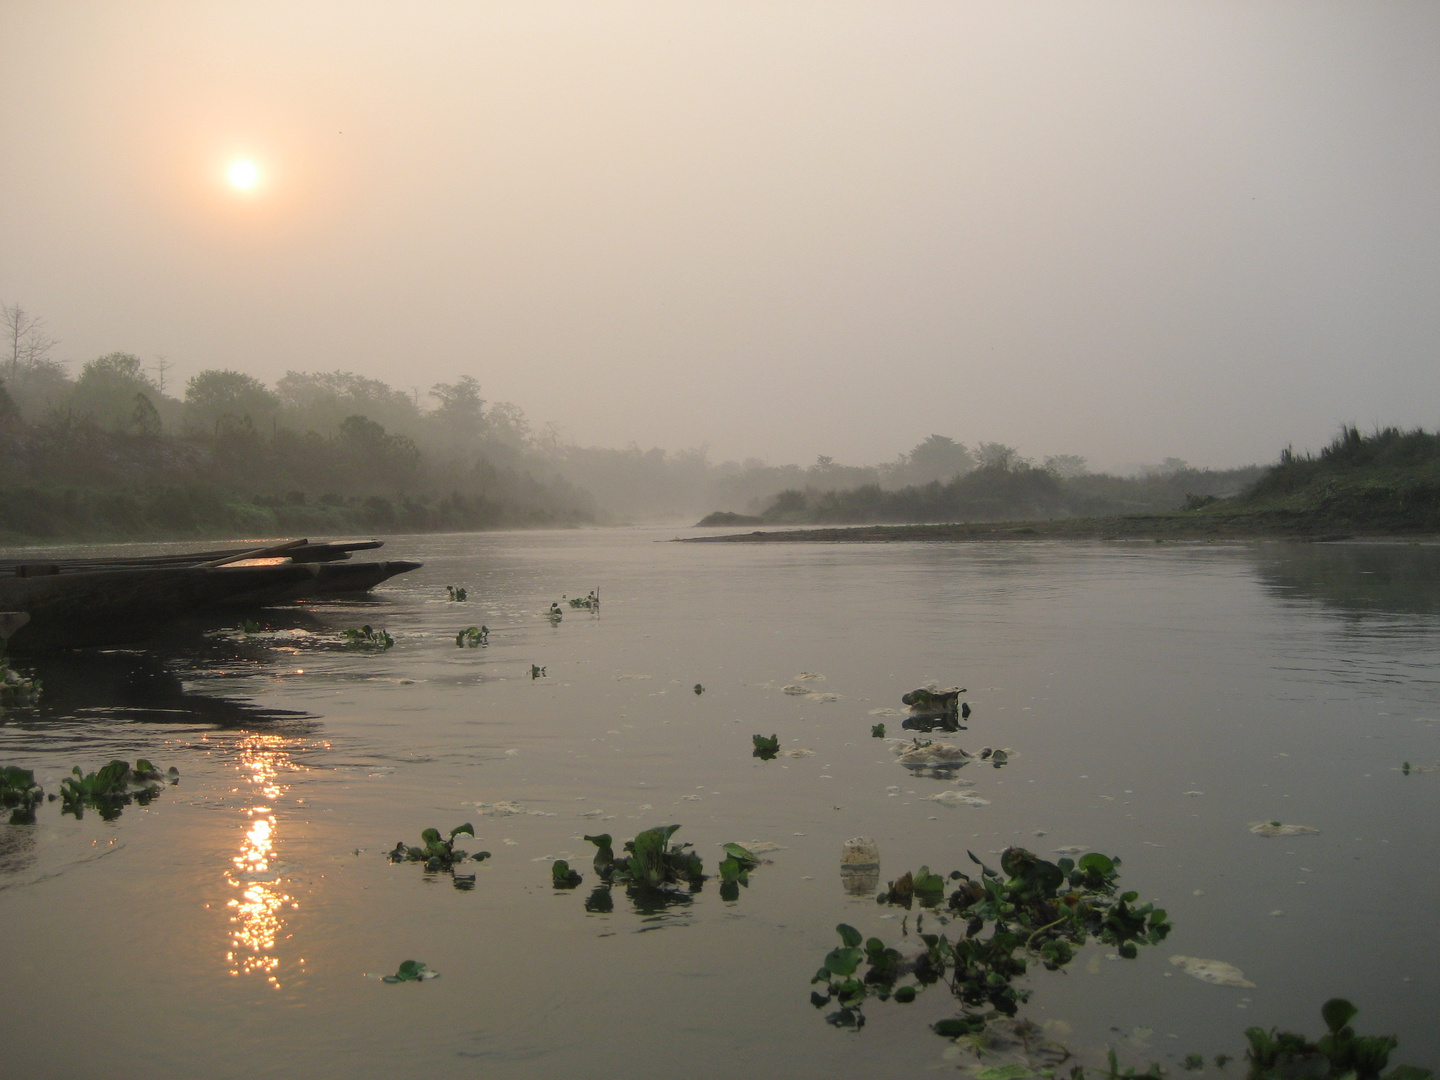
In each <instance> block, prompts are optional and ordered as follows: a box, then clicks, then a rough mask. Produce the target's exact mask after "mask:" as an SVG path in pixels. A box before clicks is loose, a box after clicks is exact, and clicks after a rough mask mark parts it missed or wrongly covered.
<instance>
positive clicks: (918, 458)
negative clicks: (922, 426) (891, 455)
mask: <svg viewBox="0 0 1440 1080" xmlns="http://www.w3.org/2000/svg"><path fill="white" fill-rule="evenodd" d="M973 468H975V456H974V455H973V454H972V453H970V451H969V449H968V448H967V447H966V446H965V444H964V443H959V442H956V441H955V440H954V439H952V438H950V437H948V436H946V435H931V436H930V437H929V438H927V439H926V440H925V441H924V442H922V443H920V444H919V445H918V446H916V447H915V449H913V450H911V451H910V454H909V456H908V460H907V462H906V469H905V474H906V480H907V481H908V482H909V483H912V484H928V483H929V482H930V481H931V480H939V481H941V482H942V483H944V482H946V481H949V480H953V479H954V478H955V477H956V476H959V475H960V474H961V473H967V472H969V471H970V470H971V469H973Z"/></svg>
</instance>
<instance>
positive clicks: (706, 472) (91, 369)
mask: <svg viewBox="0 0 1440 1080" xmlns="http://www.w3.org/2000/svg"><path fill="white" fill-rule="evenodd" d="M3 314H4V326H3V329H4V332H5V338H4V341H3V344H0V537H3V538H5V539H9V540H12V541H20V542H28V541H46V540H58V539H100V538H114V539H121V538H149V537H157V538H158V537H170V536H174V537H188V536H205V535H208V536H220V535H235V534H243V535H250V536H271V535H282V534H287V535H288V534H302V533H304V534H316V535H320V534H335V533H349V532H357V531H364V532H371V531H379V530H404V531H412V530H413V531H431V530H456V529H488V528H524V527H542V526H571V525H579V524H585V523H605V522H626V521H662V520H663V521H678V520H684V519H689V520H694V518H696V517H698V516H700V515H701V514H703V513H705V512H706V511H710V510H715V509H717V508H719V509H721V510H724V511H728V513H724V514H720V515H716V517H715V519H714V520H715V522H716V523H731V522H738V521H750V520H763V521H766V522H775V523H867V522H888V521H897V522H898V521H964V520H976V521H979V520H995V519H1001V518H1017V519H1018V518H1028V519H1034V518H1057V517H1072V516H1085V515H1102V514H1117V513H1157V512H1166V511H1171V510H1178V509H1181V508H1184V507H1186V506H1194V505H1198V504H1200V503H1204V502H1206V501H1209V500H1212V499H1217V498H1221V499H1223V498H1229V497H1233V496H1236V495H1238V494H1239V493H1241V492H1242V491H1245V490H1247V489H1248V488H1249V487H1251V486H1252V485H1254V484H1255V483H1256V482H1257V481H1260V480H1261V478H1262V475H1265V476H1268V475H1269V474H1266V473H1265V470H1263V469H1261V468H1259V467H1258V466H1255V467H1250V468H1246V469H1238V470H1228V471H1213V470H1208V469H1195V468H1191V467H1190V466H1188V465H1187V464H1186V463H1185V462H1183V461H1179V460H1176V459H1167V460H1166V461H1164V462H1161V463H1159V464H1158V465H1155V466H1151V467H1149V468H1145V469H1141V470H1139V472H1138V473H1137V474H1136V475H1132V476H1127V477H1119V476H1112V475H1107V474H1097V473H1092V472H1090V471H1089V469H1088V467H1087V463H1086V461H1085V459H1084V458H1081V457H1077V456H1074V455H1060V456H1053V457H1048V458H1045V459H1044V460H1042V461H1039V462H1035V461H1031V460H1028V459H1026V458H1024V457H1023V456H1022V455H1021V454H1020V453H1019V451H1018V450H1017V449H1016V448H1014V447H1011V446H1006V445H1004V444H1002V443H994V442H980V443H977V444H975V445H974V446H966V445H965V444H964V443H961V442H959V441H957V440H955V439H953V438H950V437H948V436H944V435H938V434H934V435H929V436H928V437H925V438H923V439H921V440H920V441H919V442H918V443H917V444H916V445H915V446H914V447H913V448H912V449H911V450H910V451H908V452H906V453H903V454H900V455H899V456H898V457H897V458H896V459H895V460H893V461H890V462H884V463H880V464H876V465H845V464H841V463H839V462H837V461H835V460H834V459H833V458H831V457H826V456H822V457H819V458H817V459H816V461H815V462H814V463H813V464H811V465H809V466H800V465H769V464H767V463H765V462H763V461H759V460H756V459H751V460H747V461H744V462H733V461H729V462H720V463H716V462H712V461H710V460H709V456H708V453H707V451H706V449H705V448H704V447H700V448H695V449H689V450H682V451H679V452H667V451H665V450H661V449H651V450H642V449H641V448H640V447H638V446H634V445H632V446H630V447H629V448H627V449H618V450H617V449H605V448H598V447H581V446H575V445H570V444H567V443H564V442H562V440H561V439H560V438H559V437H558V435H557V434H556V433H555V432H554V431H553V430H549V429H545V430H538V431H537V430H535V429H534V428H532V426H531V424H530V422H529V420H528V419H527V418H526V416H525V414H524V412H523V411H522V410H521V409H520V408H519V407H517V406H515V405H512V404H509V403H506V402H496V403H492V402H488V401H486V400H485V399H484V398H483V397H482V396H481V386H480V383H479V382H478V381H477V380H476V379H475V378H473V377H471V376H469V375H462V376H459V377H457V378H456V379H455V381H454V382H449V383H443V382H442V383H437V384H435V385H434V386H432V387H431V388H430V390H429V392H428V394H424V395H422V394H420V393H418V392H416V393H407V392H405V391H402V390H397V389H395V388H393V387H391V386H389V385H388V384H386V383H385V382H383V381H381V380H378V379H374V378H368V377H365V376H361V375H356V374H352V373H349V372H344V371H331V372H298V371H291V372H288V373H287V374H286V375H285V376H284V377H283V378H281V379H279V380H278V381H277V382H276V383H275V384H274V385H273V386H268V385H266V384H265V383H263V382H261V381H260V380H258V379H256V378H254V377H252V376H250V375H246V374H243V373H241V372H237V371H223V370H205V371H201V372H200V373H199V374H197V375H195V376H193V377H191V378H189V379H187V380H185V382H184V384H183V386H181V385H176V384H175V381H173V380H172V381H171V382H169V383H167V382H166V381H165V376H166V374H167V371H168V369H169V365H166V364H163V363H158V364H155V365H152V366H149V367H147V366H146V365H145V364H144V363H143V362H142V361H141V360H140V359H139V358H138V357H136V356H134V355H132V354H129V353H123V352H115V353H110V354H109V355H106V356H101V357H99V358H97V359H95V360H91V361H89V362H88V363H85V364H83V365H81V366H80V370H79V371H78V372H76V373H74V374H73V375H72V374H71V372H70V370H69V368H68V367H67V365H65V364H63V363H60V362H58V361H56V360H54V359H52V357H51V353H52V351H53V348H54V344H55V343H54V342H53V341H51V340H50V339H49V338H48V337H46V336H45V334H44V332H43V323H42V322H40V321H39V320H37V319H34V318H33V317H31V316H30V315H29V314H28V313H27V312H25V311H24V310H23V309H21V308H19V307H18V306H7V307H4V308H3ZM1287 467H1289V468H1290V472H1288V473H1286V475H1287V476H1288V475H1290V474H1291V473H1294V472H1295V470H1298V469H1301V468H1302V465H1301V463H1299V461H1298V459H1296V460H1295V461H1292V462H1290V465H1289V466H1287ZM1272 472H1273V470H1272ZM1296 475H1298V473H1297V474H1296Z"/></svg>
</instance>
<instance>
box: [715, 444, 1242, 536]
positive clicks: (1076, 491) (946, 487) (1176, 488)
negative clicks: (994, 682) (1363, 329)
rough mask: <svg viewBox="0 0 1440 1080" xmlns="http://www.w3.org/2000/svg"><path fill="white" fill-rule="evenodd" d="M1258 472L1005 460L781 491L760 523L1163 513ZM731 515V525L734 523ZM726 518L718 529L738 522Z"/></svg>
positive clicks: (1230, 489)
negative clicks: (1095, 468) (841, 486)
mask: <svg viewBox="0 0 1440 1080" xmlns="http://www.w3.org/2000/svg"><path fill="white" fill-rule="evenodd" d="M1261 472H1262V470H1261V469H1260V468H1259V467H1258V466H1250V467H1247V468H1244V469H1228V470H1224V471H1216V470H1212V469H1192V468H1190V467H1189V466H1185V465H1183V464H1182V465H1180V466H1179V467H1176V468H1175V469H1174V470H1173V471H1171V472H1156V473H1151V474H1148V475H1144V476H1139V477H1116V476H1108V475H1104V474H1090V473H1075V472H1072V473H1071V474H1070V475H1065V474H1063V473H1061V472H1060V471H1058V470H1057V469H1055V468H1054V467H1053V466H1046V465H1034V464H1031V463H1029V462H1026V461H1016V460H1000V461H993V462H990V463H988V464H984V465H980V466H978V467H976V468H973V469H971V470H969V471H968V472H964V473H961V474H959V475H956V476H954V477H952V478H951V479H950V480H948V481H946V482H944V483H941V482H940V481H938V480H932V481H930V482H929V483H927V484H917V485H910V486H907V487H902V488H900V489H898V490H893V491H887V490H885V489H884V488H882V487H881V486H879V485H878V484H865V485H862V486H860V487H854V488H849V489H845V490H836V489H831V490H828V491H822V490H819V489H816V488H814V487H806V488H792V489H790V490H787V491H782V492H781V493H780V494H779V495H777V496H776V497H775V499H774V500H773V501H772V502H771V503H770V504H769V505H768V506H767V507H765V509H764V510H763V511H762V512H761V513H760V514H758V515H756V516H755V517H754V518H753V519H751V520H754V521H756V522H757V523H764V524H773V525H781V524H828V525H838V524H852V525H860V524H879V523H886V522H896V523H898V522H907V523H909V522H938V521H1020V520H1030V519H1044V518H1058V517H1098V516H1110V515H1114V514H1146V513H1164V512H1167V511H1171V510H1179V509H1183V508H1186V507H1194V506H1200V505H1204V504H1205V503H1206V502H1208V501H1209V500H1211V499H1219V498H1225V497H1227V496H1233V495H1235V494H1237V493H1239V492H1240V491H1242V490H1243V489H1244V488H1245V487H1246V486H1247V485H1248V484H1251V483H1253V482H1254V481H1255V480H1256V479H1258V478H1259V476H1260V475H1261ZM727 517H728V522H727ZM736 522H737V518H736V517H734V516H731V515H719V516H717V518H716V520H715V521H714V522H713V523H714V524H727V523H736Z"/></svg>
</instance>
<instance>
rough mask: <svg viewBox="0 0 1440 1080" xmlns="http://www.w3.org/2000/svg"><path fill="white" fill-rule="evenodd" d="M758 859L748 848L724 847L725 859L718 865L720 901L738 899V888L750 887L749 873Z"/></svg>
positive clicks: (735, 845) (758, 861) (758, 863)
mask: <svg viewBox="0 0 1440 1080" xmlns="http://www.w3.org/2000/svg"><path fill="white" fill-rule="evenodd" d="M759 865H760V859H759V858H758V857H757V856H756V855H755V853H754V852H753V851H751V850H750V849H749V848H746V847H742V846H741V845H739V844H726V845H725V859H724V861H722V862H721V863H720V899H722V900H738V899H740V886H742V885H743V886H745V888H747V889H748V888H749V887H750V871H751V870H754V869H755V868H756V867H757V866H759Z"/></svg>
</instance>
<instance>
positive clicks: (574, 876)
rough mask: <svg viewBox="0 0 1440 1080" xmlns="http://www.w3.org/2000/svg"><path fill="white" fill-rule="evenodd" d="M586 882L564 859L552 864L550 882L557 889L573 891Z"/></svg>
mask: <svg viewBox="0 0 1440 1080" xmlns="http://www.w3.org/2000/svg"><path fill="white" fill-rule="evenodd" d="M582 880H584V879H583V878H582V877H581V876H580V875H579V874H578V873H576V872H575V871H574V870H571V869H570V864H569V863H568V862H566V861H565V860H564V859H556V860H555V861H554V862H553V863H551V864H550V882H551V884H553V885H554V886H555V888H557V889H573V888H575V886H576V885H579V884H580V882H581V881H582Z"/></svg>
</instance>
